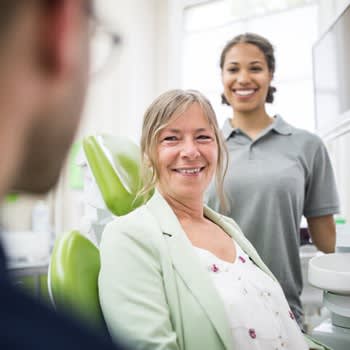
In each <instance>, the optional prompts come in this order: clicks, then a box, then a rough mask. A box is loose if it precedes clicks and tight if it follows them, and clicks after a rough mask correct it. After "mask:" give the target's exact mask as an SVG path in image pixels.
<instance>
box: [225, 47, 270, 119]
mask: <svg viewBox="0 0 350 350" xmlns="http://www.w3.org/2000/svg"><path fill="white" fill-rule="evenodd" d="M271 79H272V74H271V72H270V71H269V69H268V65H267V62H266V58H265V56H264V53H263V52H262V51H261V50H260V49H259V48H258V47H257V46H255V45H252V44H247V43H240V44H236V45H234V46H233V47H232V48H231V49H230V50H229V51H228V52H227V54H226V57H225V61H224V65H223V68H222V83H223V86H224V95H225V97H226V99H227V101H228V102H229V104H230V105H231V106H232V107H233V109H234V111H235V112H239V113H251V112H255V111H257V112H260V111H262V110H264V108H265V101H266V96H267V93H268V89H269V86H270V83H271Z"/></svg>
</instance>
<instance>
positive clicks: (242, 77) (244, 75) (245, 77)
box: [237, 70, 249, 84]
mask: <svg viewBox="0 0 350 350" xmlns="http://www.w3.org/2000/svg"><path fill="white" fill-rule="evenodd" d="M237 81H238V82H239V83H241V84H244V83H246V82H248V81H249V74H248V72H247V71H245V70H241V71H240V72H239V73H238V75H237Z"/></svg>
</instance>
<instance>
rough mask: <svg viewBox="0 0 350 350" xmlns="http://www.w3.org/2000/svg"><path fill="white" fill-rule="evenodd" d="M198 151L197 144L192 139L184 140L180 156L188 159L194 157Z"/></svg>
mask: <svg viewBox="0 0 350 350" xmlns="http://www.w3.org/2000/svg"><path fill="white" fill-rule="evenodd" d="M199 154H200V152H199V150H198V147H197V145H196V144H195V143H194V142H193V141H188V142H185V143H184V145H183V148H182V151H181V156H182V157H186V158H189V159H195V158H197V157H198V156H199Z"/></svg>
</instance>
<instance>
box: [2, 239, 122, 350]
mask: <svg viewBox="0 0 350 350" xmlns="http://www.w3.org/2000/svg"><path fill="white" fill-rule="evenodd" d="M0 349H1V350H5V349H11V350H15V349H26V350H31V349H33V350H34V349H35V350H41V349H45V350H47V349H50V350H56V349H57V350H70V349H74V350H76V349H83V350H89V349H94V350H113V349H114V350H118V349H119V350H122V349H126V347H124V346H121V345H119V344H115V345H114V344H113V343H112V341H111V340H110V339H109V338H107V337H103V336H102V335H99V334H94V331H92V330H88V329H85V328H83V327H82V326H80V324H78V323H77V321H75V320H73V319H70V318H68V317H67V316H65V315H60V314H58V313H56V312H54V311H53V310H51V309H50V308H49V307H48V306H46V305H44V304H42V303H40V302H39V301H37V300H34V299H33V298H31V297H30V296H29V295H27V294H25V293H24V292H22V291H20V290H19V289H18V288H16V287H14V286H13V285H12V283H11V280H10V278H9V277H8V274H7V271H6V260H5V256H4V252H3V249H2V247H1V245H0Z"/></svg>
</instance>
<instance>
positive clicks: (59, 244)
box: [48, 231, 106, 331]
mask: <svg viewBox="0 0 350 350" xmlns="http://www.w3.org/2000/svg"><path fill="white" fill-rule="evenodd" d="M99 270H100V254H99V251H98V248H97V247H96V246H95V245H94V244H93V243H92V242H91V241H89V240H88V239H87V238H86V237H84V236H83V235H81V234H80V233H79V232H78V231H70V232H66V233H64V234H62V235H60V236H59V237H57V239H56V241H55V245H54V249H53V252H52V255H51V261H50V266H49V272H48V285H49V293H50V297H51V301H52V302H53V304H54V306H55V307H56V308H57V309H61V310H63V311H65V312H68V313H71V314H74V316H77V317H79V318H80V319H81V320H83V321H84V322H87V323H88V324H89V325H90V326H92V327H93V328H97V329H99V330H101V331H105V329H106V328H105V324H104V319H103V315H102V311H101V308H100V304H99V298H98V286H97V279H98V274H99Z"/></svg>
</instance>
